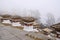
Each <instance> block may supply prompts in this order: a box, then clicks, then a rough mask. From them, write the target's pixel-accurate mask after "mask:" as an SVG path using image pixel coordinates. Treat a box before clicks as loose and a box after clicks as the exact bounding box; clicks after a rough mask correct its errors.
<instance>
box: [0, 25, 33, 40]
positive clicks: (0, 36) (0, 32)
mask: <svg viewBox="0 0 60 40" xmlns="http://www.w3.org/2000/svg"><path fill="white" fill-rule="evenodd" d="M25 34H26V32H24V31H21V30H19V29H16V28H11V27H8V26H7V27H4V26H0V40H33V39H32V38H30V37H27V36H25Z"/></svg>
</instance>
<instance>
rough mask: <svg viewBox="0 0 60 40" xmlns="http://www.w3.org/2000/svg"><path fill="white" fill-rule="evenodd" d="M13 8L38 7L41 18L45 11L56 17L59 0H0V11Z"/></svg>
mask: <svg viewBox="0 0 60 40" xmlns="http://www.w3.org/2000/svg"><path fill="white" fill-rule="evenodd" d="M14 9H16V10H21V9H35V10H36V9H38V10H39V11H40V14H41V16H42V18H43V19H45V16H46V14H47V13H52V14H54V16H55V18H58V17H60V15H59V14H60V0H0V11H2V10H3V11H14ZM17 14H18V13H17Z"/></svg>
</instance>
